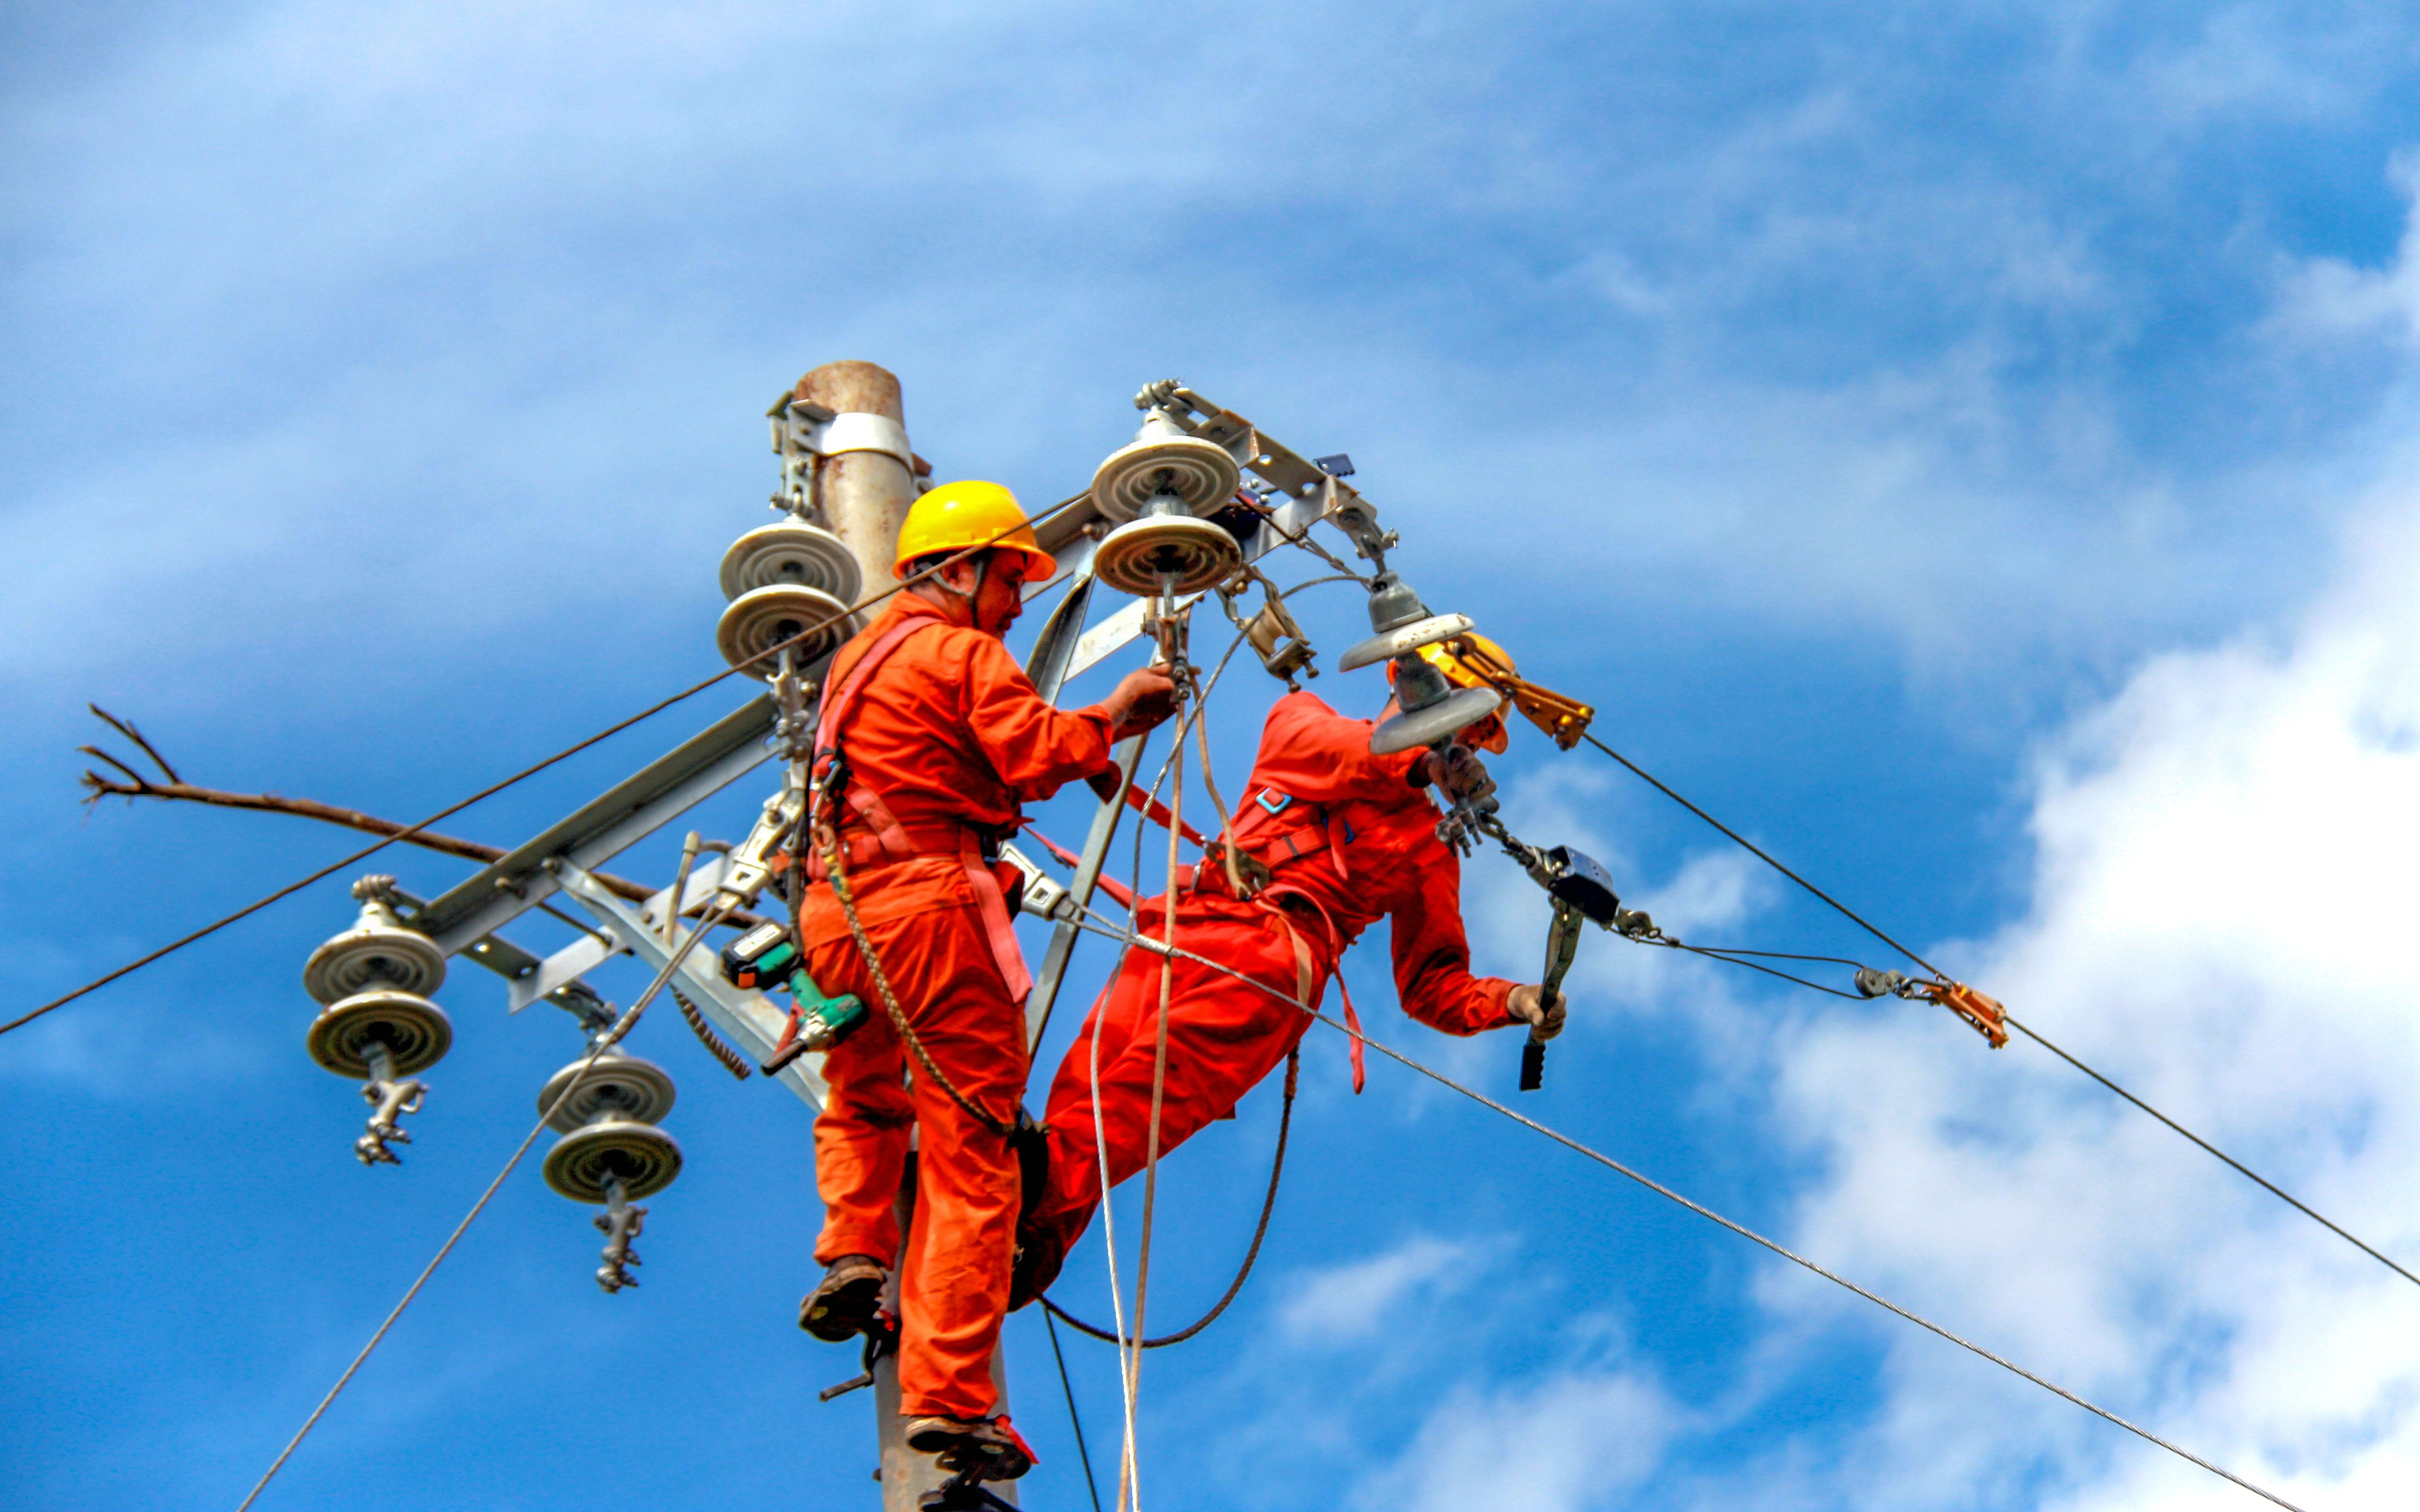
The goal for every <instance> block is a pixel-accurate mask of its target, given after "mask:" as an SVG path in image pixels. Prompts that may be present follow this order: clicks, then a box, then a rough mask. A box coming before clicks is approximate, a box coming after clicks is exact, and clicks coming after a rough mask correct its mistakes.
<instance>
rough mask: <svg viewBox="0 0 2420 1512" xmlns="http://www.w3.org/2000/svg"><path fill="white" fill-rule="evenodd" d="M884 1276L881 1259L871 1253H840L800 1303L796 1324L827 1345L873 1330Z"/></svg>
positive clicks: (880, 1305)
mask: <svg viewBox="0 0 2420 1512" xmlns="http://www.w3.org/2000/svg"><path fill="white" fill-rule="evenodd" d="M885 1279H887V1274H886V1273H885V1272H884V1271H883V1269H882V1262H881V1261H880V1260H877V1259H876V1258H875V1257H873V1256H871V1255H844V1256H842V1257H840V1258H839V1259H836V1260H834V1261H832V1262H831V1265H830V1269H828V1270H826V1271H825V1272H824V1278H823V1280H822V1281H821V1282H819V1283H818V1284H817V1285H816V1287H815V1289H814V1290H813V1291H810V1292H808V1293H807V1296H806V1300H805V1301H803V1302H801V1303H799V1327H800V1328H803V1329H805V1330H806V1331H807V1332H808V1333H810V1334H813V1335H814V1336H815V1337H817V1338H819V1339H822V1340H823V1341H824V1342H825V1343H827V1344H840V1343H844V1342H845V1341H847V1340H849V1339H853V1338H855V1337H857V1335H860V1334H870V1333H872V1332H874V1329H875V1327H876V1323H875V1316H876V1314H877V1313H878V1312H880V1311H881V1308H882V1283H883V1282H884V1280H885Z"/></svg>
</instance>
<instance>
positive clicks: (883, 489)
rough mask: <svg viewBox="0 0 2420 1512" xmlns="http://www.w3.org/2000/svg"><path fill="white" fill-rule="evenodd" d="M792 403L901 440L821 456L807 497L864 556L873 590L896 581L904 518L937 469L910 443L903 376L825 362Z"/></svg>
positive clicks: (878, 436) (802, 382) (874, 436)
mask: <svg viewBox="0 0 2420 1512" xmlns="http://www.w3.org/2000/svg"><path fill="white" fill-rule="evenodd" d="M790 402H791V403H793V404H796V405H802V406H806V405H811V406H814V408H815V409H824V410H829V411H830V412H831V413H832V415H834V416H835V417H838V416H842V415H846V416H849V417H851V419H850V420H849V421H848V422H846V423H845V424H844V427H843V428H844V429H845V430H852V431H861V433H862V434H863V435H864V436H865V437H866V439H868V440H889V441H892V442H893V443H894V444H893V446H892V447H891V448H888V449H883V450H873V449H868V450H864V451H846V452H841V453H839V454H838V455H831V456H825V457H822V458H820V459H818V461H817V463H816V467H815V477H814V486H813V488H812V491H811V492H810V493H809V495H808V498H809V501H811V502H812V503H814V504H815V505H816V506H817V507H819V508H820V509H822V511H823V512H824V520H825V523H826V524H827V525H828V526H829V527H830V530H831V532H832V533H833V534H834V535H837V536H839V537H840V538H841V539H842V540H843V541H845V542H846V543H847V545H848V548H849V551H850V552H851V554H853V555H854V556H855V557H856V558H857V563H858V566H859V567H860V568H861V569H862V570H863V573H864V582H865V587H866V590H867V591H868V592H873V591H875V590H877V589H879V588H880V587H881V586H882V585H884V584H886V583H888V582H890V581H891V562H892V554H893V553H894V552H895V551H896V550H897V549H898V547H899V526H900V522H901V521H903V520H905V519H906V518H907V506H908V505H910V504H912V503H914V502H915V501H916V496H917V495H918V494H919V493H921V492H923V486H921V485H920V484H919V482H918V481H917V480H918V475H919V474H920V473H926V472H930V471H932V470H931V469H930V468H929V467H920V466H919V465H918V458H917V456H916V454H915V453H914V452H913V451H912V450H910V449H909V447H908V444H907V414H906V411H905V410H904V409H902V408H901V406H900V402H899V380H898V379H897V378H893V377H892V375H891V374H890V373H889V372H887V371H885V370H884V369H882V368H879V367H876V365H874V364H873V363H825V364H824V365H823V366H821V367H818V368H815V369H814V370H813V371H812V372H810V373H808V374H807V375H806V376H805V377H804V378H800V379H799V384H798V387H797V388H795V389H793V390H791V391H790ZM858 417H863V418H858Z"/></svg>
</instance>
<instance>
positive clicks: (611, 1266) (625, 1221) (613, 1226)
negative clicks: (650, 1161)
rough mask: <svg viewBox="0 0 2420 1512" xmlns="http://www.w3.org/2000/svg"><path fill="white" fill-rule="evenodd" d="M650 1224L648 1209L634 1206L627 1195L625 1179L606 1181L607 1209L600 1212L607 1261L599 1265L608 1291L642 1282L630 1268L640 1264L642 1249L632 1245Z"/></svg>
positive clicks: (599, 1280)
mask: <svg viewBox="0 0 2420 1512" xmlns="http://www.w3.org/2000/svg"><path fill="white" fill-rule="evenodd" d="M646 1223H647V1210H646V1209H644V1208H634V1207H632V1206H631V1205H630V1203H629V1201H628V1198H627V1197H626V1196H624V1194H623V1191H622V1183H621V1182H619V1181H608V1182H607V1183H606V1184H605V1211H603V1212H600V1213H598V1214H597V1232H598V1233H600V1234H603V1235H604V1236H605V1248H604V1250H603V1252H602V1253H603V1257H604V1260H605V1263H604V1264H603V1265H600V1266H598V1267H597V1285H598V1286H600V1287H603V1288H605V1289H606V1291H607V1292H609V1293H610V1292H615V1291H619V1290H621V1289H622V1288H624V1287H635V1286H637V1285H638V1284H639V1278H638V1277H637V1276H634V1275H632V1274H631V1273H629V1271H628V1269H627V1267H629V1266H633V1265H636V1264H638V1263H639V1252H638V1251H637V1250H634V1249H632V1248H631V1247H630V1241H632V1240H634V1239H636V1238H638V1237H639V1234H640V1231H641V1230H643V1229H644V1228H645V1227H646Z"/></svg>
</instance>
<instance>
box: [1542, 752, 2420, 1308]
mask: <svg viewBox="0 0 2420 1512" xmlns="http://www.w3.org/2000/svg"><path fill="white" fill-rule="evenodd" d="M1580 738H1581V739H1583V740H1585V741H1587V742H1588V743H1589V744H1590V745H1591V746H1594V747H1595V748H1597V749H1599V750H1601V751H1603V752H1605V753H1606V755H1607V756H1610V757H1612V758H1613V759H1614V760H1615V761H1617V762H1620V763H1621V764H1622V765H1623V766H1625V767H1627V768H1628V769H1629V770H1630V772H1631V773H1632V775H1634V776H1636V777H1637V778H1638V779H1640V780H1641V781H1644V782H1645V783H1647V785H1648V786H1650V787H1652V788H1653V789H1654V790H1655V791H1656V792H1658V793H1661V794H1663V795H1665V796H1666V797H1668V798H1669V799H1671V800H1672V801H1673V802H1674V803H1677V804H1679V805H1680V806H1681V807H1682V808H1683V809H1686V810H1689V811H1690V812H1691V813H1693V814H1696V815H1697V816H1698V817H1699V818H1700V819H1702V820H1704V821H1705V822H1706V823H1707V824H1709V825H1714V828H1716V829H1718V830H1720V831H1722V832H1723V834H1725V835H1726V836H1728V837H1730V839H1731V840H1733V841H1737V842H1738V844H1739V845H1740V847H1741V848H1742V849H1744V850H1745V851H1746V852H1747V853H1748V854H1749V855H1751V856H1755V857H1756V858H1757V859H1758V860H1760V861H1762V862H1763V863H1764V864H1765V865H1767V866H1769V867H1771V868H1773V869H1774V870H1775V871H1776V872H1780V873H1781V874H1782V875H1783V876H1785V877H1788V878H1789V879H1790V880H1791V881H1792V882H1794V883H1796V884H1798V886H1800V887H1804V888H1806V889H1807V891H1808V892H1809V893H1812V894H1813V895H1814V896H1815V897H1817V898H1819V899H1821V900H1822V901H1823V903H1825V904H1827V905H1829V906H1830V907H1831V908H1832V909H1834V910H1835V911H1836V912H1838V914H1839V915H1840V917H1841V918H1845V919H1847V920H1848V921H1849V922H1851V923H1852V924H1854V925H1856V926H1857V927H1858V928H1859V929H1861V930H1864V931H1865V932H1866V933H1869V934H1870V935H1872V936H1873V937H1874V938H1875V939H1878V940H1880V941H1882V942H1883V943H1884V944H1885V945H1887V946H1889V947H1890V948H1891V949H1894V950H1897V951H1898V952H1899V953H1900V954H1901V955H1903V956H1905V957H1907V958H1908V959H1909V960H1910V961H1913V962H1915V963H1916V964H1917V965H1919V966H1922V967H1923V968H1924V969H1925V970H1927V971H1929V972H1931V973H1932V975H1933V976H1934V977H1936V978H1938V979H1940V980H1944V981H1947V980H1949V979H1948V973H1947V972H1945V971H1943V970H1942V969H1941V968H1940V967H1939V966H1936V965H1934V964H1932V963H1931V962H1930V961H1927V960H1926V959H1925V958H1924V957H1922V956H1920V955H1918V954H1916V952H1915V951H1914V950H1911V949H1908V948H1907V947H1906V946H1904V945H1901V944H1900V942H1899V941H1898V940H1896V939H1893V938H1892V937H1891V936H1890V935H1888V934H1886V933H1883V931H1882V930H1881V929H1880V928H1879V927H1877V926H1876V925H1874V924H1872V923H1871V922H1869V921H1868V920H1867V918H1865V917H1864V916H1863V915H1861V914H1859V913H1858V912H1857V911H1856V910H1855V909H1854V908H1851V907H1850V906H1849V905H1848V904H1846V903H1842V902H1840V900H1839V899H1838V898H1835V897H1833V896H1832V895H1831V894H1830V893H1828V892H1825V891H1824V890H1823V888H1821V887H1817V886H1815V884H1813V883H1812V882H1809V881H1807V879H1806V878H1805V877H1802V876H1800V875H1799V874H1798V873H1797V872H1793V871H1792V870H1791V869H1790V868H1788V867H1786V866H1784V865H1782V864H1781V862H1780V861H1779V860H1778V859H1776V857H1775V856H1773V855H1772V854H1771V853H1770V852H1768V851H1766V850H1765V849H1763V848H1762V847H1761V846H1760V845H1758V844H1757V843H1756V842H1755V841H1751V840H1749V839H1748V838H1747V837H1746V836H1745V835H1743V834H1741V833H1740V832H1739V831H1738V830H1736V829H1733V828H1732V827H1731V826H1730V825H1727V824H1724V823H1723V822H1722V821H1721V820H1719V819H1717V818H1715V817H1714V815H1713V814H1710V813H1708V812H1707V811H1706V810H1703V809H1700V808H1699V807H1698V806H1697V805H1696V804H1694V803H1691V802H1690V801H1689V800H1688V799H1687V798H1684V797H1683V796H1682V795H1680V794H1679V793H1677V792H1675V791H1673V790H1672V789H1671V788H1670V787H1668V785H1666V784H1665V782H1664V781H1663V780H1662V779H1659V778H1657V777H1656V776H1655V774H1653V773H1652V772H1650V771H1648V770H1647V769H1646V768H1645V767H1643V766H1641V765H1639V764H1637V762H1634V761H1632V760H1631V759H1630V758H1629V757H1627V756H1624V755H1623V754H1622V753H1621V752H1620V751H1618V750H1616V749H1614V748H1612V747H1611V746H1608V745H1606V743H1605V742H1604V741H1602V740H1599V739H1598V738H1597V737H1596V736H1594V735H1592V734H1586V733H1583V734H1582V735H1581V736H1580ZM1683 949H1695V948H1694V947H1683ZM1697 953H1699V954H1700V955H1704V954H1712V953H1716V952H1711V951H1707V950H1702V949H1699V950H1698V951H1697ZM1729 953H1730V954H1739V955H1748V954H1763V953H1769V952H1759V951H1734V952H1729ZM1732 964H1734V965H1752V964H1754V963H1752V962H1746V961H1735V962H1733V963H1732ZM1756 969H1758V970H1760V971H1764V972H1767V973H1768V974H1770V975H1772V976H1776V977H1785V978H1787V980H1792V981H1796V982H1799V983H1801V984H1802V985H1804V986H1808V987H1813V988H1815V989H1816V990H1817V991H1818V992H1828V993H1832V994H1834V995H1836V996H1841V997H1846V996H1849V994H1847V993H1842V992H1840V991H1839V989H1838V988H1835V987H1824V986H1823V985H1821V984H1820V983H1817V982H1811V981H1807V980H1805V979H1804V978H1799V977H1789V976H1788V974H1787V973H1785V972H1779V971H1774V970H1773V969H1772V968H1771V967H1769V966H1758V967H1756ZM2001 1017H2002V1021H2003V1022H2004V1023H2006V1024H2007V1025H2008V1026H2009V1027H2010V1028H2012V1029H2014V1030H2016V1031H2017V1032H2018V1033H2020V1034H2022V1035H2024V1037H2025V1038H2026V1039H2028V1040H2031V1041H2034V1042H2035V1043H2036V1044H2038V1045H2040V1046H2041V1047H2042V1048H2043V1049H2045V1050H2047V1051H2049V1052H2050V1053H2051V1054H2052V1055H2055V1056H2056V1057H2058V1058H2059V1059H2061V1060H2064V1061H2066V1062H2067V1063H2068V1064H2069V1065H2071V1066H2073V1067H2074V1068H2075V1069H2076V1070H2078V1071H2080V1072H2084V1074H2086V1076H2089V1077H2091V1078H2092V1079H2093V1080H2094V1081H2096V1082H2099V1083H2100V1084H2101V1085H2102V1086H2103V1087H2105V1088H2109V1090H2111V1091H2112V1092H2115V1093H2117V1094H2118V1096H2119V1097H2121V1098H2124V1099H2125V1100H2126V1101H2127V1102H2129V1103H2133V1104H2134V1106H2136V1107H2138V1108H2140V1109H2142V1110H2143V1111H2144V1112H2145V1113H2148V1114H2149V1115H2150V1116H2151V1117H2152V1118H2154V1119H2159V1120H2160V1121H2161V1122H2162V1123H2164V1124H2166V1125H2167V1126H2168V1127H2169V1128H2170V1129H2173V1130H2175V1131H2176V1132H2177V1133H2178V1134H2182V1135H2183V1136H2184V1137H2185V1138H2187V1139H2189V1140H2191V1141H2192V1142H2193V1143H2194V1144H2195V1145H2196V1146H2199V1147H2200V1148H2201V1149H2203V1150H2205V1151H2207V1152H2209V1153H2210V1154H2211V1155H2213V1156H2215V1157H2216V1158H2217V1159H2218V1160H2219V1161H2220V1162H2221V1163H2222V1164H2224V1165H2226V1166H2227V1168H2229V1169H2230V1170H2233V1171H2234V1172H2235V1173H2236V1174H2238V1175H2240V1176H2242V1177H2243V1178H2244V1179H2245V1180H2249V1181H2251V1182H2252V1183H2253V1184H2254V1185H2255V1186H2257V1187H2259V1188H2260V1189H2261V1190H2262V1191H2264V1192H2266V1193H2268V1194H2269V1195H2270V1196H2273V1197H2275V1198H2276V1199H2277V1200H2278V1201H2280V1202H2283V1203H2284V1204H2286V1205H2287V1206H2288V1207H2289V1208H2291V1209H2293V1210H2294V1211H2296V1212H2299V1213H2301V1214H2302V1215H2303V1216H2304V1217H2305V1218H2308V1219H2310V1220H2311V1221H2312V1222H2313V1223H2315V1224H2318V1225H2319V1227H2322V1228H2324V1229H2326V1230H2327V1231H2328V1232H2329V1233H2332V1234H2334V1235H2335V1236H2336V1237H2337V1238H2338V1239H2341V1240H2343V1241H2344V1242H2346V1243H2348V1244H2350V1245H2351V1246H2352V1247H2353V1248H2355V1249H2357V1250H2359V1251H2361V1252H2362V1253H2363V1254H2364V1255H2366V1256H2368V1257H2370V1258H2371V1259H2373V1260H2376V1261H2377V1262H2378V1263H2379V1264H2381V1265H2382V1266H2385V1267H2386V1268H2387V1269H2388V1270H2390V1271H2392V1272H2394V1273H2396V1274H2397V1275H2399V1276H2401V1277H2402V1278H2403V1279H2404V1280H2406V1281H2409V1282H2411V1283H2412V1285H2414V1286H2420V1275H2414V1274H2413V1273H2412V1272H2410V1271H2408V1270H2406V1269H2404V1268H2403V1267H2402V1266H2401V1265H2398V1264H2397V1263H2396V1262H2395V1261H2393V1260H2391V1259H2388V1258H2387V1257H2385V1256H2384V1255H2383V1254H2381V1253H2380V1252H2379V1251H2378V1249H2377V1248H2375V1247H2374V1246H2372V1245H2370V1244H2368V1243H2367V1242H2364V1241H2362V1240H2360V1239H2357V1238H2355V1237H2354V1236H2353V1235H2352V1234H2351V1233H2350V1231H2349V1230H2347V1229H2346V1228H2345V1227H2343V1226H2342V1225H2340V1224H2338V1223H2336V1222H2335V1220H2333V1219H2331V1218H2328V1217H2327V1216H2325V1215H2324V1214H2322V1213H2320V1212H2319V1211H2318V1210H2316V1209H2314V1208H2313V1207H2311V1205H2310V1204H2308V1203H2306V1202H2304V1201H2303V1200H2302V1199H2301V1198H2300V1197H2297V1196H2294V1195H2293V1194H2292V1193H2290V1192H2288V1191H2287V1190H2286V1189H2285V1188H2284V1187H2281V1186H2279V1185H2278V1184H2277V1183H2276V1182H2274V1181H2272V1180H2269V1179H2268V1178H2267V1177H2265V1176H2263V1175H2261V1174H2260V1173H2259V1172H2257V1171H2256V1170H2254V1169H2253V1168H2252V1167H2251V1166H2249V1165H2244V1164H2243V1163H2242V1161H2240V1160H2237V1159H2236V1158H2235V1157H2234V1156H2232V1155H2230V1154H2228V1153H2227V1152H2226V1150H2223V1149H2219V1148H2218V1147H2217V1146H2216V1145H2213V1144H2211V1142H2210V1141H2209V1140H2207V1139H2204V1138H2203V1137H2202V1136H2201V1135H2199V1134H2195V1133H2194V1132H2193V1131H2192V1130H2191V1129H2188V1128H2186V1127H2185V1126H2184V1125H2183V1124H2181V1123H2179V1122H2178V1121H2177V1120H2176V1119H2172V1118H2170V1117H2168V1116H2167V1115H2166V1114H2164V1113H2163V1112H2161V1111H2160V1110H2159V1109H2158V1108H2155V1107H2153V1106H2152V1105H2151V1104H2150V1103H2146V1102H2144V1101H2143V1100H2142V1099H2141V1098H2139V1097H2136V1096H2135V1095H2134V1094H2133V1093H2132V1092H2130V1091H2128V1090H2126V1088H2123V1087H2120V1086H2118V1083H2117V1082H2115V1081H2113V1080H2112V1079H2110V1078H2109V1077H2108V1076H2106V1075H2103V1074H2102V1072H2099V1071H2096V1070H2094V1069H2093V1068H2092V1067H2090V1066H2088V1065H2086V1064H2085V1063H2084V1062H2083V1061H2082V1060H2080V1059H2078V1058H2076V1057H2074V1056H2072V1055H2071V1054H2069V1053H2068V1052H2067V1051H2065V1050H2063V1049H2061V1048H2059V1047H2058V1046H2057V1045H2055V1044H2054V1043H2052V1042H2051V1041H2049V1040H2048V1039H2046V1038H2044V1037H2043V1036H2042V1034H2041V1032H2040V1030H2038V1029H2036V1028H2034V1027H2033V1026H2031V1025H2029V1024H2026V1023H2024V1021H2022V1020H2020V1019H2019V1018H2018V1017H2017V1016H2016V1015H2015V1014H2013V1013H2009V1012H2005V1011H2004V1012H2003V1013H2002V1015H2001Z"/></svg>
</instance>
